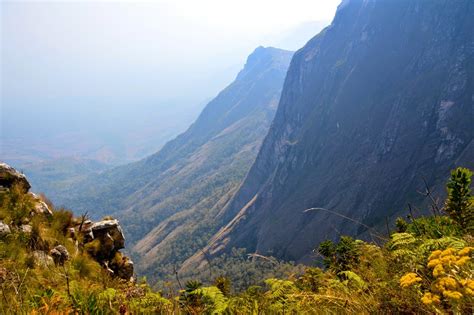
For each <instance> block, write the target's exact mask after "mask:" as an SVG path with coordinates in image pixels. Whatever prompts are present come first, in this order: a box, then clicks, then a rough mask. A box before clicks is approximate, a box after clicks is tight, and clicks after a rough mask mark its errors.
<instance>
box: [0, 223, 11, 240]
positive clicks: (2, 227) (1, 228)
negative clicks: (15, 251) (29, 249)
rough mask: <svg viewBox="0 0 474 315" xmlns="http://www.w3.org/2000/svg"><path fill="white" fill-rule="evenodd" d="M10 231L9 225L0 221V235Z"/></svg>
mask: <svg viewBox="0 0 474 315" xmlns="http://www.w3.org/2000/svg"><path fill="white" fill-rule="evenodd" d="M10 233H11V230H10V226H9V225H8V224H5V223H3V222H2V221H0V237H2V236H5V235H8V234H10Z"/></svg>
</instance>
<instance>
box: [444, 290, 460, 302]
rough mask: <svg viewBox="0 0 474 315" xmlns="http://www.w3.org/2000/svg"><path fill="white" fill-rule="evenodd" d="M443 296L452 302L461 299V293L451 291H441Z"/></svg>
mask: <svg viewBox="0 0 474 315" xmlns="http://www.w3.org/2000/svg"><path fill="white" fill-rule="evenodd" d="M443 296H444V297H447V298H450V299H453V300H459V299H460V298H462V294H461V292H458V291H451V290H446V291H443Z"/></svg>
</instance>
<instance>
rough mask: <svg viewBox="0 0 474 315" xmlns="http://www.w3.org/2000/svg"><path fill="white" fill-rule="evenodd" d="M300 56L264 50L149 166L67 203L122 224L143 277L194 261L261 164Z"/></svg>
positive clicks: (88, 184)
mask: <svg viewBox="0 0 474 315" xmlns="http://www.w3.org/2000/svg"><path fill="white" fill-rule="evenodd" d="M292 54H293V53H292V52H289V51H284V50H279V49H276V48H264V47H259V48H257V49H256V50H255V51H254V52H253V53H252V54H251V55H250V56H249V57H248V60H247V63H246V65H245V67H244V68H243V70H242V71H241V72H240V73H239V74H238V76H237V78H236V79H235V81H234V82H233V83H232V84H230V85H229V86H228V87H227V88H226V89H224V90H223V91H222V92H221V93H220V94H219V95H218V96H217V97H216V98H215V99H213V100H212V101H211V102H210V103H209V104H208V105H207V106H206V108H205V109H204V110H203V112H202V113H201V115H200V116H199V118H198V119H197V121H196V122H195V123H194V124H193V125H192V126H191V127H190V128H189V129H188V130H187V131H186V132H185V133H183V134H181V135H180V136H178V137H177V138H176V139H175V140H173V141H170V142H169V143H168V144H166V145H165V147H164V148H163V149H162V150H160V151H159V152H158V153H156V154H154V155H152V156H150V157H149V158H147V159H144V160H142V161H140V162H138V163H134V164H130V165H127V166H124V167H120V168H117V169H113V170H111V171H107V172H105V173H104V174H102V175H101V176H99V177H94V178H91V179H89V180H87V181H85V182H82V183H81V184H80V185H79V187H73V188H72V189H71V190H74V191H75V192H74V191H73V192H72V193H73V194H74V193H75V194H76V196H74V195H69V196H65V197H66V198H65V199H64V200H63V201H62V203H64V204H66V205H68V206H71V207H73V208H74V209H80V210H81V209H84V210H86V209H87V208H88V209H89V210H90V213H92V214H94V215H100V213H101V212H105V213H111V214H113V215H114V216H116V217H117V218H119V219H120V220H121V222H122V223H123V226H124V230H125V232H126V234H127V235H129V236H130V239H131V242H132V243H134V245H136V246H135V247H134V250H135V251H136V252H137V253H138V254H139V255H140V256H142V257H141V258H142V259H140V260H139V264H138V267H141V270H147V269H150V268H151V267H153V266H156V264H160V263H164V262H166V263H175V262H176V261H178V262H179V261H182V259H184V258H187V257H189V256H191V255H192V254H193V253H194V252H195V251H197V250H198V249H199V248H201V247H203V246H204V245H205V244H206V242H207V241H208V240H209V237H210V236H212V234H213V233H215V232H216V231H217V229H218V228H219V227H220V225H219V221H216V220H214V217H215V215H216V214H217V212H218V211H219V209H221V208H222V205H224V204H225V203H226V202H227V201H228V199H229V198H230V197H231V196H232V195H233V193H235V191H236V190H237V188H238V185H239V184H240V183H241V181H242V180H243V178H244V177H245V174H246V173H247V172H248V170H249V169H250V167H251V165H252V163H253V162H254V160H255V157H256V155H257V153H258V150H259V148H260V145H261V143H262V140H263V138H264V137H265V135H266V133H267V132H268V128H269V126H270V123H271V121H272V119H273V117H274V114H275V111H276V107H277V104H278V101H279V97H280V92H281V89H282V86H283V81H284V78H285V74H286V71H287V69H288V66H289V63H290V60H291V56H292ZM71 196H72V198H70V197H71ZM81 207H82V208H81ZM99 210H100V211H99ZM155 269H156V268H155Z"/></svg>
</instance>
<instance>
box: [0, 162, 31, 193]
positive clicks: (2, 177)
mask: <svg viewBox="0 0 474 315" xmlns="http://www.w3.org/2000/svg"><path fill="white" fill-rule="evenodd" d="M15 184H18V185H19V186H20V187H21V188H22V189H23V191H24V192H25V193H26V192H28V190H29V189H30V188H31V185H30V183H29V182H28V180H27V179H26V177H25V175H23V174H22V173H20V172H18V171H17V170H16V169H14V168H13V167H11V166H10V165H8V164H5V163H1V162H0V187H2V188H3V189H5V188H7V189H10V188H11V187H12V186H13V185H15Z"/></svg>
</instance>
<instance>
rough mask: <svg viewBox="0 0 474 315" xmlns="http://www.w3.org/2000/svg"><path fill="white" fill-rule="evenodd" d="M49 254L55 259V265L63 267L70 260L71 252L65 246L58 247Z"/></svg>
mask: <svg viewBox="0 0 474 315" xmlns="http://www.w3.org/2000/svg"><path fill="white" fill-rule="evenodd" d="M49 253H50V255H51V256H52V257H53V260H54V263H55V264H56V265H60V266H62V265H64V263H65V262H66V261H68V260H69V252H68V251H67V249H66V247H64V246H63V245H58V246H56V247H55V248H53V249H52V250H51V251H50V252H49Z"/></svg>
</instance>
